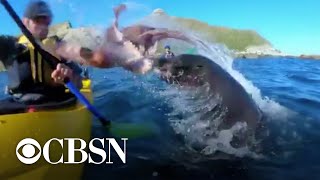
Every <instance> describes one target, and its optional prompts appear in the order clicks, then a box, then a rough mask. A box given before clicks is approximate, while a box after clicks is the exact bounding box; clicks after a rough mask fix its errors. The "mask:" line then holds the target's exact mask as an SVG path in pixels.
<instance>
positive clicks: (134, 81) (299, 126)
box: [0, 41, 320, 180]
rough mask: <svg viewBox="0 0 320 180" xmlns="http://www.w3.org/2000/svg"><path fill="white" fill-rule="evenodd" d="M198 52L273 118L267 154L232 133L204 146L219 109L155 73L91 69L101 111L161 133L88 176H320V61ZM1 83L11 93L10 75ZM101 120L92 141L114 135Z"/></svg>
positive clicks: (203, 47) (208, 48)
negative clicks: (235, 143) (233, 143)
mask: <svg viewBox="0 0 320 180" xmlns="http://www.w3.org/2000/svg"><path fill="white" fill-rule="evenodd" d="M196 48H197V50H198V53H200V54H202V55H204V56H207V57H209V58H210V59H212V60H213V61H214V62H216V63H217V64H219V65H220V66H221V67H223V68H224V69H225V70H226V71H227V72H228V73H230V74H231V75H232V76H233V77H234V78H235V79H236V80H237V81H238V82H239V83H240V84H241V85H242V86H243V87H244V88H245V90H246V91H247V92H248V93H249V94H250V95H251V96H252V98H253V100H254V101H255V102H256V104H257V105H258V106H259V107H260V108H261V110H262V111H263V113H264V114H265V115H266V116H267V117H268V118H267V119H266V120H265V124H266V126H265V127H266V134H265V135H264V136H263V137H262V138H261V139H260V140H261V141H259V142H258V143H259V147H260V149H259V150H258V151H257V152H256V151H254V152H253V151H250V150H249V152H248V151H244V150H243V149H235V148H231V147H229V146H228V145H229V143H230V140H228V138H227V137H228V136H229V135H233V133H234V132H233V131H231V130H230V131H227V132H225V133H226V134H221V136H220V138H212V139H211V141H204V140H203V137H202V131H201V130H202V129H201V127H202V126H203V124H201V122H200V121H199V114H197V113H195V111H197V110H199V108H200V111H203V109H205V108H206V107H208V106H210V105H211V104H210V103H208V102H203V101H198V100H196V99H193V98H190V97H192V96H193V94H192V92H186V91H179V90H178V89H176V88H174V87H173V86H172V85H169V84H167V83H165V82H164V81H161V80H160V79H159V77H158V75H157V74H156V73H154V72H150V73H149V74H147V75H137V74H133V73H131V72H128V71H125V70H123V69H122V68H113V69H97V68H90V77H91V78H92V81H93V84H92V88H93V92H94V105H95V106H96V107H97V108H98V110H99V111H100V112H102V113H103V115H104V116H105V117H107V118H108V119H110V120H111V121H114V122H131V123H151V124H152V129H153V131H154V133H155V136H153V137H145V138H144V137H142V138H137V139H130V138H129V140H128V142H127V143H128V144H127V163H126V164H123V163H122V162H121V161H120V159H119V158H117V156H116V155H115V154H112V159H113V162H114V164H102V165H93V164H86V166H85V169H84V174H83V179H107V178H108V179H130V180H132V179H254V180H260V179H261V180H265V179H266V180H267V179H273V180H282V179H319V178H320V155H319V149H320V145H319V144H320V113H319V110H320V89H319V87H320V74H319V71H320V61H315V60H306V59H287V58H261V59H250V60H249V59H237V60H233V59H232V58H231V57H230V56H229V55H228V51H226V50H225V49H224V48H223V47H221V46H219V45H216V44H209V43H206V42H204V41H201V42H199V43H198V44H197V45H196ZM0 79H1V80H0V88H3V89H4V87H5V84H6V81H7V77H6V74H5V73H0ZM4 96H5V95H4V94H3V91H1V93H0V97H4ZM93 120H94V124H93V127H92V137H110V134H108V133H107V132H106V131H105V130H103V129H102V128H101V126H100V124H99V122H98V121H97V120H96V119H93ZM208 120H209V121H211V122H219V121H220V120H221V119H220V117H219V116H218V117H215V118H213V117H208ZM199 127H200V128H199ZM197 128H198V129H197ZM211 131H212V132H211V133H221V132H216V131H217V130H215V129H213V130H211ZM190 141H193V143H194V141H199V142H200V141H201V143H203V144H202V147H203V149H200V150H199V149H194V148H193V146H192V143H191V142H190ZM218 150H219V151H218ZM219 152H223V153H227V154H230V155H231V156H221V153H220V154H219Z"/></svg>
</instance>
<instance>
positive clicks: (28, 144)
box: [16, 138, 41, 164]
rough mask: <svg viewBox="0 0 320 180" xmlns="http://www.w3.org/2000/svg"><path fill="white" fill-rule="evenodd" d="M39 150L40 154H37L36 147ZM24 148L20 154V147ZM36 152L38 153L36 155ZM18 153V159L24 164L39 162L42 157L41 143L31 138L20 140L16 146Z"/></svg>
mask: <svg viewBox="0 0 320 180" xmlns="http://www.w3.org/2000/svg"><path fill="white" fill-rule="evenodd" d="M35 147H36V148H37V149H38V150H39V152H38V154H36V148H35ZM20 148H21V149H22V151H21V153H22V155H21V154H20V152H19V149H20ZM35 154H36V155H35ZM16 155H17V157H18V159H19V160H20V161H21V162H23V163H24V164H33V163H35V162H37V161H38V160H39V159H40V157H41V146H40V144H39V143H38V142H37V141H36V140H34V139H31V138H26V139H23V140H22V141H20V142H19V144H18V145H17V147H16Z"/></svg>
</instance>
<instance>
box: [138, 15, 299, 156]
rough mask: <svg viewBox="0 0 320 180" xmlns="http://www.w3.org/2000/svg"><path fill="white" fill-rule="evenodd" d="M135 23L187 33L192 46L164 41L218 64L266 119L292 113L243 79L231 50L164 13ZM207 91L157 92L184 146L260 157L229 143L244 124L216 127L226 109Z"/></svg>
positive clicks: (211, 152)
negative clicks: (194, 50)
mask: <svg viewBox="0 0 320 180" xmlns="http://www.w3.org/2000/svg"><path fill="white" fill-rule="evenodd" d="M139 24H143V25H149V26H154V27H158V28H168V29H172V30H179V31H182V32H184V33H185V34H187V36H188V37H189V38H191V39H193V41H194V42H195V43H194V44H193V45H190V44H186V43H185V42H182V41H177V40H166V41H165V43H170V45H171V46H174V47H178V48H174V51H175V53H176V54H179V53H185V52H186V51H187V50H188V49H190V48H195V49H197V53H198V54H201V55H203V56H206V57H208V58H209V59H211V60H213V61H214V62H215V63H217V64H218V65H220V66H221V67H222V68H223V69H224V70H226V71H227V72H228V73H229V74H230V75H231V76H232V77H233V78H234V79H236V80H237V81H238V82H239V83H240V84H241V85H242V86H243V87H244V89H245V90H246V91H247V92H248V93H249V94H250V95H251V97H252V98H253V100H254V101H255V102H256V104H257V105H258V106H259V107H260V109H261V110H262V111H263V112H264V113H265V114H266V115H267V116H268V120H272V119H275V120H276V121H279V120H282V121H284V122H285V121H286V120H287V119H288V118H289V117H290V116H291V115H293V112H291V111H290V110H289V109H287V108H286V107H283V106H281V105H280V104H278V103H277V102H275V101H272V100H270V99H269V98H268V97H263V96H262V95H261V92H260V90H259V89H258V88H257V87H255V86H254V85H253V83H252V82H251V81H250V80H247V79H246V78H245V77H244V76H243V75H242V74H241V73H240V72H239V71H237V70H235V69H233V67H232V65H233V58H232V56H231V52H230V51H229V50H228V49H227V48H226V47H225V46H224V45H221V44H218V43H212V42H208V41H206V40H205V38H204V36H205V35H202V34H200V35H199V34H197V33H195V32H192V31H190V30H189V29H186V28H184V27H182V26H179V25H177V23H175V21H174V18H172V17H169V16H166V15H152V16H150V17H148V18H146V19H143V20H142V21H140V22H139ZM208 91H209V90H208V89H206V88H205V87H201V88H200V89H196V90H195V89H192V90H187V89H185V88H184V89H183V90H181V89H177V88H176V87H174V86H173V87H172V86H170V87H168V88H167V89H166V90H165V91H162V92H161V93H159V95H160V96H161V97H163V98H165V99H166V101H167V104H169V105H170V106H171V107H172V109H173V110H172V112H170V113H169V114H168V116H169V122H170V123H171V125H172V127H173V128H174V130H175V132H176V133H178V134H182V135H183V136H184V139H185V141H186V146H188V148H191V149H193V150H194V149H196V150H197V151H198V152H200V153H201V154H204V155H214V154H216V153H217V152H223V153H227V154H232V155H235V156H238V157H243V156H250V157H254V158H257V157H261V156H260V155H258V154H256V153H255V152H253V151H252V150H251V148H250V147H248V146H244V147H241V148H236V147H234V146H233V145H232V140H233V138H235V137H237V138H240V139H241V138H242V137H241V136H242V133H243V132H245V131H246V128H247V125H246V124H245V123H236V124H235V125H234V126H233V127H231V128H230V129H227V130H220V131H219V130H218V126H219V125H220V124H221V123H222V121H223V119H224V115H225V113H226V112H227V111H228V110H227V109H224V108H223V107H220V104H219V103H220V99H219V98H220V97H218V96H217V95H215V96H213V95H211V96H210V95H209V94H208ZM212 109H214V111H212ZM279 122H280V121H279ZM251 141H252V142H251V143H252V144H253V145H256V144H258V143H259V142H258V141H256V140H255V139H254V138H253V139H252V140H251Z"/></svg>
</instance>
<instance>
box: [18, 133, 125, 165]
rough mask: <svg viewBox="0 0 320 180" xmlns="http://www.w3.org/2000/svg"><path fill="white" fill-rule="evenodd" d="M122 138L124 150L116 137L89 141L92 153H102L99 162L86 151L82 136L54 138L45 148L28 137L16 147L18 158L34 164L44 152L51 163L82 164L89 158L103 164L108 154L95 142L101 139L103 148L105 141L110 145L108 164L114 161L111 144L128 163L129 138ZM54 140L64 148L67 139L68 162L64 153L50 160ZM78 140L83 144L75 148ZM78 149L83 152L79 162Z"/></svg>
mask: <svg viewBox="0 0 320 180" xmlns="http://www.w3.org/2000/svg"><path fill="white" fill-rule="evenodd" d="M121 140H122V141H123V146H124V150H122V149H121V148H120V146H119V144H118V143H117V141H116V140H115V139H114V138H105V139H99V138H94V139H92V140H91V141H90V142H89V150H90V152H91V153H94V154H97V155H100V156H101V157H102V160H101V161H99V162H95V161H94V160H93V159H92V154H91V153H90V152H89V153H87V152H86V151H85V149H86V142H85V141H84V140H83V139H80V138H64V139H58V138H52V139H50V140H49V141H47V142H46V143H45V144H44V146H43V148H41V146H40V144H39V143H38V142H37V141H36V140H34V139H32V138H26V139H23V140H21V141H20V142H19V143H18V145H17V147H16V155H17V158H18V159H19V160H20V161H21V162H22V163H24V164H34V163H35V162H37V161H38V160H39V159H40V157H41V154H43V157H44V159H45V160H46V161H47V162H48V163H50V164H60V163H64V164H80V163H83V162H85V161H86V160H87V159H89V160H88V163H92V164H102V163H104V162H105V161H106V158H107V154H106V152H105V151H104V149H100V148H98V147H96V146H95V145H94V144H93V143H94V142H95V141H99V142H100V143H101V144H102V148H104V147H105V141H106V142H107V143H108V145H109V146H108V148H109V149H108V150H109V159H108V161H106V162H105V163H106V164H112V163H113V162H111V160H110V146H112V147H113V148H114V150H115V151H116V153H117V155H118V156H119V157H120V159H121V161H122V162H123V163H126V141H127V140H128V138H121ZM54 141H56V142H58V143H59V144H60V145H61V148H63V141H67V144H68V160H67V161H66V162H64V159H63V153H62V154H61V158H60V159H59V160H58V161H56V162H52V161H51V160H50V144H51V143H52V142H54ZM76 141H79V142H80V143H81V146H80V148H78V149H76V148H75V142H76ZM21 147H22V155H23V156H22V155H21V154H20V153H19V152H18V151H19V149H20V148H21ZM35 147H36V148H37V149H38V150H39V153H38V154H37V155H35V153H36V149H35ZM76 151H77V152H80V153H81V161H79V162H76V161H75V152H76Z"/></svg>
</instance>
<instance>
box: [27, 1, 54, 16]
mask: <svg viewBox="0 0 320 180" xmlns="http://www.w3.org/2000/svg"><path fill="white" fill-rule="evenodd" d="M39 16H47V17H50V18H52V16H53V15H52V11H51V9H50V7H49V5H48V4H47V3H46V2H44V1H41V0H32V1H30V2H29V3H28V5H27V7H26V9H25V11H24V17H26V18H29V19H34V18H36V17H39Z"/></svg>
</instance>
